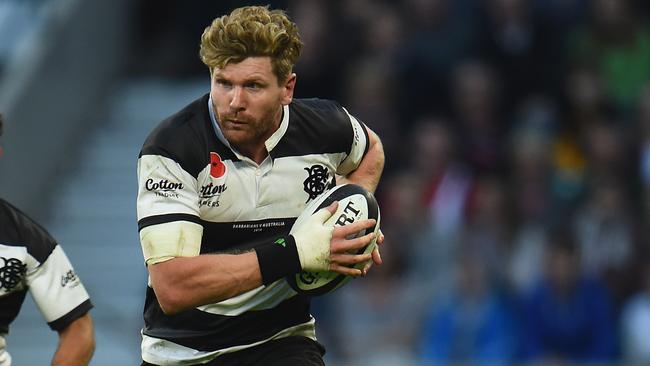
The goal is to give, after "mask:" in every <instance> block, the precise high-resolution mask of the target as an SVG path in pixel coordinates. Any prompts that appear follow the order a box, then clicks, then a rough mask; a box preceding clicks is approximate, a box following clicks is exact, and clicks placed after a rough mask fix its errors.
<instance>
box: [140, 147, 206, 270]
mask: <svg viewBox="0 0 650 366" xmlns="http://www.w3.org/2000/svg"><path fill="white" fill-rule="evenodd" d="M137 211H138V227H139V232H140V244H141V246H142V252H143V255H144V259H145V263H147V264H151V263H157V262H161V261H164V260H168V259H171V258H173V257H180V256H195V255H198V254H199V252H200V249H201V238H202V235H203V226H202V225H201V224H200V219H199V194H198V188H197V181H196V178H194V177H193V176H192V175H191V174H189V173H188V172H186V171H185V170H184V169H183V168H182V167H181V166H180V165H179V164H178V163H177V162H175V161H174V160H172V159H170V158H167V157H163V156H159V155H142V156H141V157H140V159H139V160H138V198H137Z"/></svg>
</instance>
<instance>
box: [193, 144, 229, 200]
mask: <svg viewBox="0 0 650 366" xmlns="http://www.w3.org/2000/svg"><path fill="white" fill-rule="evenodd" d="M227 173H228V166H227V165H226V164H225V163H224V162H223V161H222V160H221V156H220V155H219V154H217V153H216V152H210V180H209V182H208V183H207V184H204V185H202V186H201V188H200V189H199V206H207V207H219V198H220V197H221V194H222V193H223V192H225V191H226V189H228V186H227V185H226V177H227V175H228V174H227Z"/></svg>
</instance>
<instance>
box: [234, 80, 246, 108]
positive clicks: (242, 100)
mask: <svg viewBox="0 0 650 366" xmlns="http://www.w3.org/2000/svg"><path fill="white" fill-rule="evenodd" d="M230 108H232V109H234V110H242V109H245V108H246V96H245V95H244V89H243V88H242V87H239V86H237V87H234V88H233V90H232V98H231V99H230Z"/></svg>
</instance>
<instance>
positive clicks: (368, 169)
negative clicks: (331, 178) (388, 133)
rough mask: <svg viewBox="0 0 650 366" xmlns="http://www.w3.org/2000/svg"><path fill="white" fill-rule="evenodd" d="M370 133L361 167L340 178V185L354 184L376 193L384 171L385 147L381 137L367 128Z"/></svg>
mask: <svg viewBox="0 0 650 366" xmlns="http://www.w3.org/2000/svg"><path fill="white" fill-rule="evenodd" d="M366 129H367V131H368V152H367V153H366V155H365V156H364V157H363V159H362V160H361V162H360V163H359V166H358V167H357V168H356V169H355V170H353V171H352V172H350V173H349V174H348V175H346V176H339V177H338V178H339V179H338V183H339V184H342V183H354V184H357V185H360V186H362V187H363V188H365V189H367V190H368V191H370V192H373V193H374V192H375V190H376V189H377V185H378V184H379V178H380V177H381V172H382V171H383V170H384V159H385V158H384V146H383V145H382V143H381V140H379V136H377V134H376V133H374V132H373V131H372V130H371V129H370V128H368V127H367V126H366Z"/></svg>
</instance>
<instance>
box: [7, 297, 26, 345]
mask: <svg viewBox="0 0 650 366" xmlns="http://www.w3.org/2000/svg"><path fill="white" fill-rule="evenodd" d="M26 294H27V290H21V291H15V292H12V293H10V294H8V295H5V296H2V297H0V333H2V334H7V333H9V324H11V322H13V321H14V319H16V316H18V312H20V307H21V306H22V304H23V301H25V295H26Z"/></svg>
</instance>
